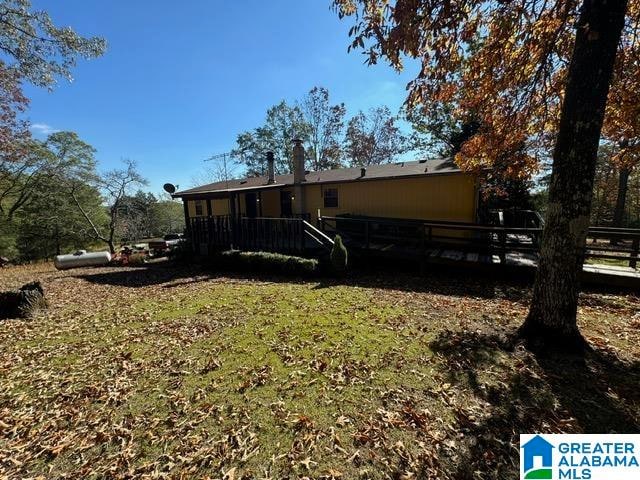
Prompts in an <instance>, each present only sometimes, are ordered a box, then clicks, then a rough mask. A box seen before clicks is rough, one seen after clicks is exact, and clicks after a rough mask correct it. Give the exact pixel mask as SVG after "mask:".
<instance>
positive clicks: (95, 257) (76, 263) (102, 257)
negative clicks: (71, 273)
mask: <svg viewBox="0 0 640 480" xmlns="http://www.w3.org/2000/svg"><path fill="white" fill-rule="evenodd" d="M110 261H111V254H110V253H109V252H91V253H87V251H86V250H78V251H77V252H76V253H74V254H71V255H57V256H56V257H55V258H54V259H53V264H54V265H55V267H56V268H57V269H58V270H67V269H68V268H77V267H98V266H100V265H107V264H108V263H109V262H110Z"/></svg>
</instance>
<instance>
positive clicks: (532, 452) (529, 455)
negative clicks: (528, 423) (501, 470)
mask: <svg viewBox="0 0 640 480" xmlns="http://www.w3.org/2000/svg"><path fill="white" fill-rule="evenodd" d="M520 448H521V449H522V450H524V452H523V454H522V467H523V469H524V472H525V473H527V472H529V471H530V470H532V469H533V468H536V469H540V470H543V471H544V473H546V474H547V476H542V472H541V476H533V475H532V476H531V477H529V475H527V477H526V478H551V470H550V469H551V468H552V466H553V459H552V457H553V449H554V448H555V447H554V446H553V445H552V444H551V443H549V442H547V441H546V440H545V439H544V438H542V437H541V436H540V435H536V436H535V437H533V438H532V439H531V440H529V441H528V442H527V443H525V444H524V445H522V446H521V447H520ZM536 458H539V465H536V462H535V459H536Z"/></svg>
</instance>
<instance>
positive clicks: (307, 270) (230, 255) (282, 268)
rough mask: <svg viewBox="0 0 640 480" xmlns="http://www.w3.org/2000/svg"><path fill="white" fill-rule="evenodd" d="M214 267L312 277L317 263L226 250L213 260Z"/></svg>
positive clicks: (294, 258) (295, 258)
mask: <svg viewBox="0 0 640 480" xmlns="http://www.w3.org/2000/svg"><path fill="white" fill-rule="evenodd" d="M213 263H214V265H216V266H219V267H222V268H224V269H227V270H232V271H246V272H264V273H280V274H285V275H302V276H305V275H313V274H315V273H317V271H318V261H317V260H314V259H310V258H301V257H294V256H291V255H282V254H280V253H270V252H241V251H239V250H228V251H226V252H222V253H220V254H218V255H217V256H216V257H215V258H214V262H213Z"/></svg>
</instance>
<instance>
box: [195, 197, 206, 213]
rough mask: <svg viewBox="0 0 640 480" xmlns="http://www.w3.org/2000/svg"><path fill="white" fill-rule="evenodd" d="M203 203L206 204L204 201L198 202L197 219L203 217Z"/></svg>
mask: <svg viewBox="0 0 640 480" xmlns="http://www.w3.org/2000/svg"><path fill="white" fill-rule="evenodd" d="M203 203H204V202H203V201H202V200H196V217H201V216H202V211H203V210H204V205H203Z"/></svg>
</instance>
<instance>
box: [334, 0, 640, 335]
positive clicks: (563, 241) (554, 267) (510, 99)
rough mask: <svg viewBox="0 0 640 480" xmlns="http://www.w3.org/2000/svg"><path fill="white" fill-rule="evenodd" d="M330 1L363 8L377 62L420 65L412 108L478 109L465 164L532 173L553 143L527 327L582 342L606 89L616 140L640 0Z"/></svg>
mask: <svg viewBox="0 0 640 480" xmlns="http://www.w3.org/2000/svg"><path fill="white" fill-rule="evenodd" d="M334 5H335V7H336V9H337V11H338V13H339V15H340V17H342V18H344V17H348V16H355V17H356V19H357V20H356V22H355V25H354V26H353V27H352V28H351V31H350V33H351V35H352V43H351V48H356V49H364V50H365V51H366V53H367V54H368V58H369V63H370V64H375V63H377V61H378V60H379V59H380V58H384V59H386V60H387V61H388V62H389V63H390V64H391V65H392V66H393V67H394V68H396V69H402V67H403V59H404V58H406V57H409V58H412V59H415V60H417V61H418V62H420V64H421V69H420V71H419V73H418V75H417V76H416V78H415V79H414V80H413V81H412V82H411V84H410V85H409V96H408V99H407V103H408V105H409V107H410V108H421V109H423V111H424V112H428V111H429V110H430V109H432V108H438V106H441V105H446V104H453V105H455V110H454V115H455V116H457V117H458V118H459V119H462V118H463V117H466V116H468V115H469V114H473V116H474V118H475V119H476V120H477V121H478V123H479V129H478V131H477V133H476V134H475V135H473V137H472V138H470V139H469V140H468V141H466V142H465V143H464V144H463V145H462V147H461V149H460V151H459V152H458V153H457V155H456V161H457V162H458V164H459V165H460V166H461V167H462V168H463V169H465V170H468V171H475V172H482V171H487V170H488V171H493V172H494V173H495V174H499V175H502V176H504V177H510V178H530V177H531V176H532V175H533V174H535V173H536V172H537V171H538V167H539V164H540V161H541V160H542V159H543V158H545V157H548V156H549V153H550V152H551V150H552V148H553V152H554V153H553V170H552V175H551V185H550V192H549V209H548V213H547V222H546V227H545V232H544V240H543V245H542V251H541V258H540V268H539V271H538V275H537V279H536V286H535V292H534V297H533V300H532V306H531V310H530V314H529V317H528V319H527V321H526V323H525V326H524V328H523V329H522V331H521V333H522V334H523V335H524V336H525V337H527V338H528V339H529V340H533V341H534V343H540V342H538V340H539V339H542V340H543V342H542V343H548V342H549V341H550V340H556V341H557V342H558V343H559V344H562V343H563V342H565V341H567V340H568V343H566V344H565V345H577V346H580V345H581V344H582V340H581V337H580V334H579V332H578V329H577V326H576V309H577V297H578V291H579V275H580V272H581V269H582V263H583V260H584V244H585V239H586V232H587V228H588V224H589V214H590V209H591V194H592V190H593V179H594V171H595V165H596V155H597V150H598V144H599V141H600V134H601V129H602V125H603V118H604V113H605V105H606V104H607V97H608V96H609V97H610V101H609V103H608V110H607V114H608V115H607V119H606V121H605V129H604V131H605V132H607V135H608V136H609V137H623V138H626V136H629V135H630V134H629V133H628V131H629V129H626V128H624V126H626V125H627V122H628V121H630V122H631V123H633V121H637V115H636V117H635V120H634V115H635V113H634V112H637V110H636V109H637V102H638V97H637V96H632V97H628V96H627V94H626V92H625V89H626V88H628V84H629V83H635V84H636V88H637V83H638V76H637V65H638V63H637V55H638V42H637V28H638V20H639V16H640V15H639V13H640V11H639V6H640V2H638V1H637V0H632V1H631V3H630V5H629V8H628V11H627V2H626V1H623V0H617V1H609V2H605V1H603V0H584V1H575V0H573V1H564V0H556V1H553V2H548V1H544V0H533V1H528V0H527V1H524V0H517V1H513V2H497V3H496V2H487V1H481V0H463V1H456V2H453V1H441V0H437V1H436V0H419V1H404V0H398V1H397V2H394V3H390V2H388V1H386V0H335V1H334ZM618 52H619V54H618V55H617V56H616V53H618ZM614 61H615V69H614ZM610 85H611V94H610V95H609V86H610ZM611 110H614V111H615V113H612V112H611Z"/></svg>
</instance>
